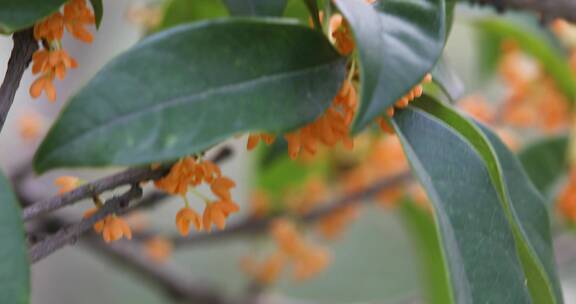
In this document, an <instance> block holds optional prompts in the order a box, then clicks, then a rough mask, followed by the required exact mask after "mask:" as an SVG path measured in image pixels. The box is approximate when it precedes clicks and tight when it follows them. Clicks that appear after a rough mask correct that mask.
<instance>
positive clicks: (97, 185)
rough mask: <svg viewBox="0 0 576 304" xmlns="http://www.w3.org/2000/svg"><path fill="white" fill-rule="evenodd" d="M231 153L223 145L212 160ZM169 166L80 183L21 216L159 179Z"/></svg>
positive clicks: (221, 159) (224, 157)
mask: <svg viewBox="0 0 576 304" xmlns="http://www.w3.org/2000/svg"><path fill="white" fill-rule="evenodd" d="M231 155H232V150H231V149H230V148H229V147H223V148H222V149H221V150H219V151H218V152H217V153H216V155H215V156H214V157H212V161H213V162H215V163H218V162H221V161H223V160H225V159H227V158H229V157H230V156H231ZM171 166H172V164H165V165H162V166H160V167H158V168H155V169H152V168H150V166H147V167H137V168H129V169H127V170H124V171H122V172H120V173H117V174H114V175H111V176H107V177H104V178H102V179H99V180H97V181H94V182H91V183H88V184H85V185H82V186H80V187H78V188H76V189H74V190H72V191H70V192H67V193H65V194H63V195H57V196H54V197H52V198H49V199H47V200H44V201H40V202H37V203H34V204H32V205H31V206H29V207H27V208H25V209H24V210H23V211H22V214H23V218H24V220H25V221H27V220H30V219H32V218H35V217H38V216H41V215H43V214H46V213H48V212H51V211H54V210H56V209H59V208H62V207H65V206H68V205H71V204H74V203H76V202H78V201H80V200H83V199H87V198H91V197H94V196H96V195H98V194H100V193H102V192H105V191H108V190H112V189H115V188H118V187H120V186H124V185H130V184H136V183H140V182H143V181H148V180H156V179H159V178H161V177H163V176H164V175H166V173H168V171H169V170H170V167H171Z"/></svg>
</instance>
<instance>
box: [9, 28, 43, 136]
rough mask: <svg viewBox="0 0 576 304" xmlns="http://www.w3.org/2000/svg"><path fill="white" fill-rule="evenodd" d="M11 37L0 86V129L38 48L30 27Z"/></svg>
mask: <svg viewBox="0 0 576 304" xmlns="http://www.w3.org/2000/svg"><path fill="white" fill-rule="evenodd" d="M12 39H13V40H14V47H13V48H12V53H11V54H10V59H9V61H8V68H7V70H6V76H4V81H3V82H2V86H0V131H1V130H2V128H3V127H4V123H5V122H6V117H7V116H8V112H9V111H10V108H11V107H12V103H13V102H14V96H16V90H18V87H19V86H20V80H21V79H22V75H24V71H25V70H26V68H28V65H29V64H30V61H31V60H32V54H34V52H35V51H36V50H37V49H38V43H37V42H36V40H35V39H34V36H33V34H32V29H31V28H30V29H26V30H23V31H20V32H16V33H14V35H13V36H12Z"/></svg>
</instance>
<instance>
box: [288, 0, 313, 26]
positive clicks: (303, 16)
mask: <svg viewBox="0 0 576 304" xmlns="http://www.w3.org/2000/svg"><path fill="white" fill-rule="evenodd" d="M284 17H287V18H295V19H298V21H299V22H301V23H302V24H306V25H307V24H308V20H309V18H310V14H309V12H308V8H307V7H306V4H305V3H304V1H303V0H288V4H287V5H286V10H285V11H284Z"/></svg>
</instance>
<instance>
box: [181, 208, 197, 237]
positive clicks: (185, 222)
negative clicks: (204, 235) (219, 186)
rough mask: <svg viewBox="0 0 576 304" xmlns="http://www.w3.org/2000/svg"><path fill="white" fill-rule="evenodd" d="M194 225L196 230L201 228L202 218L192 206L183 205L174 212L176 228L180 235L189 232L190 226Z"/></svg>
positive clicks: (185, 234)
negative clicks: (183, 206)
mask: <svg viewBox="0 0 576 304" xmlns="http://www.w3.org/2000/svg"><path fill="white" fill-rule="evenodd" d="M191 225H192V226H194V228H195V229H196V231H200V230H202V219H201V218H200V215H199V214H198V213H197V212H196V211H195V210H194V209H192V208H190V207H185V208H182V209H180V211H178V213H176V228H178V232H180V234H181V235H182V236H187V235H188V234H189V233H190V226H191Z"/></svg>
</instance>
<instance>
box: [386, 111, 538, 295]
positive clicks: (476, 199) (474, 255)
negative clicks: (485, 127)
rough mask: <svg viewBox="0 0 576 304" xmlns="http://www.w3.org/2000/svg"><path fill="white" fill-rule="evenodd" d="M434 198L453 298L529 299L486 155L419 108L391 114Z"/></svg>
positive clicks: (418, 173)
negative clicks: (485, 160) (483, 155)
mask: <svg viewBox="0 0 576 304" xmlns="http://www.w3.org/2000/svg"><path fill="white" fill-rule="evenodd" d="M393 123H394V126H395V129H396V131H397V134H398V136H399V138H400V139H401V142H402V144H403V146H404V150H405V152H406V155H407V157H408V159H409V161H410V163H411V165H412V167H413V171H414V173H415V175H416V176H417V177H418V179H419V180H420V182H421V183H422V185H423V186H424V188H425V189H426V191H427V193H428V196H429V198H430V199H431V201H432V203H433V206H434V210H435V216H436V221H437V226H438V229H439V234H440V238H441V242H442V245H443V250H444V259H445V262H446V264H447V265H448V271H449V273H450V283H451V284H450V285H451V287H452V290H451V291H452V298H453V302H454V303H530V295H529V292H528V290H527V288H526V286H525V285H524V273H523V269H522V265H521V263H520V260H519V257H518V255H517V253H516V248H515V245H514V236H513V233H512V231H511V229H510V226H509V224H508V222H507V219H506V215H505V213H504V211H503V209H502V206H501V204H500V202H499V198H498V193H497V191H496V189H495V188H494V186H493V185H492V181H491V178H490V175H489V173H488V170H487V169H486V166H485V164H484V161H483V159H482V157H481V156H480V155H479V154H478V153H477V152H476V150H475V149H474V148H473V147H472V146H471V145H470V144H469V143H468V142H467V141H466V140H465V139H464V138H463V137H462V136H460V135H459V134H458V133H456V132H455V131H454V130H453V129H452V128H450V127H449V126H448V125H446V124H444V123H443V122H441V121H440V120H438V119H437V118H435V117H433V116H431V115H430V114H428V113H425V112H423V111H422V110H418V109H415V108H411V107H410V108H408V109H406V110H404V111H399V113H398V114H397V115H395V117H394V120H393Z"/></svg>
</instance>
